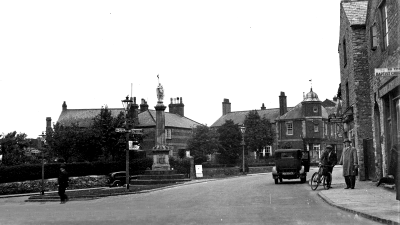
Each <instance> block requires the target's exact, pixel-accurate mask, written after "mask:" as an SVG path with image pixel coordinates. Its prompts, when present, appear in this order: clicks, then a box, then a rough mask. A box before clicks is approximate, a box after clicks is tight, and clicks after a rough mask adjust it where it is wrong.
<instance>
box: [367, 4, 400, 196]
mask: <svg viewBox="0 0 400 225" xmlns="http://www.w3.org/2000/svg"><path fill="white" fill-rule="evenodd" d="M368 2H369V4H368V10H367V17H366V41H365V43H366V46H367V53H368V54H367V55H368V63H369V67H368V72H367V74H368V81H369V83H370V86H371V90H370V101H371V102H372V103H373V104H372V106H371V113H372V124H371V126H372V133H373V144H372V146H373V148H374V149H375V156H376V158H375V165H376V168H375V170H376V175H375V177H376V179H379V178H381V177H384V176H388V175H395V173H396V171H393V169H392V168H391V166H390V165H398V164H399V159H398V158H397V159H396V157H395V156H394V155H393V154H392V153H393V151H392V149H393V148H396V147H397V149H399V146H398V145H399V141H400V140H399V137H400V128H399V127H400V123H399V122H400V120H399V118H400V102H399V99H400V90H399V86H400V78H399V73H397V74H395V76H380V75H375V69H376V68H398V70H400V25H399V23H400V15H399V13H400V0H370V1H368ZM397 157H399V156H397ZM397 174H399V171H397ZM398 176H400V175H398ZM397 180H398V182H399V179H397ZM396 185H397V187H399V186H400V184H399V183H397V184H396ZM397 189H398V188H397ZM397 198H398V199H400V196H399V194H398V196H397Z"/></svg>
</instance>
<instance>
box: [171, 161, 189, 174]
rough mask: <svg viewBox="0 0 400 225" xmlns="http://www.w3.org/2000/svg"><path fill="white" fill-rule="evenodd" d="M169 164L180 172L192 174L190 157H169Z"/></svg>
mask: <svg viewBox="0 0 400 225" xmlns="http://www.w3.org/2000/svg"><path fill="white" fill-rule="evenodd" d="M169 165H170V166H171V168H174V170H176V171H177V172H178V173H180V174H190V159H188V158H183V159H177V158H174V157H171V158H169Z"/></svg>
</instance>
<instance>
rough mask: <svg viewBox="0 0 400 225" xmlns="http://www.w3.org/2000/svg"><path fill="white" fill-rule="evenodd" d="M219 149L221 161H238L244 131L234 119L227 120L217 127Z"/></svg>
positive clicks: (229, 162)
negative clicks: (242, 131) (241, 130)
mask: <svg viewBox="0 0 400 225" xmlns="http://www.w3.org/2000/svg"><path fill="white" fill-rule="evenodd" d="M217 132H218V140H219V149H218V152H219V153H220V155H219V159H220V160H221V163H228V164H231V163H236V161H237V160H238V159H239V156H240V152H241V141H242V133H241V132H240V128H239V126H238V125H237V124H234V122H233V121H232V120H226V121H225V123H224V124H223V125H222V126H220V127H219V128H218V129H217Z"/></svg>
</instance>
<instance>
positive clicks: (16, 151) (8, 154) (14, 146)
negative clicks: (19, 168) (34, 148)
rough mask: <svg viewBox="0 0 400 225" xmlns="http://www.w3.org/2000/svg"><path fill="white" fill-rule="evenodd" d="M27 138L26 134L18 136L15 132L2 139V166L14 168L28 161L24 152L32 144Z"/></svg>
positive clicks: (0, 140)
mask: <svg viewBox="0 0 400 225" xmlns="http://www.w3.org/2000/svg"><path fill="white" fill-rule="evenodd" d="M26 137H27V135H26V134H25V133H18V134H17V132H16V131H13V132H10V133H8V134H6V135H5V136H4V137H3V138H2V139H0V144H1V153H2V155H3V159H2V164H4V165H6V166H12V165H18V164H21V163H25V162H26V161H27V156H26V155H25V154H24V153H25V152H24V150H25V148H27V147H28V146H30V142H29V140H28V139H27V138H26Z"/></svg>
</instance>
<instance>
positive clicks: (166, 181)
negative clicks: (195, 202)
mask: <svg viewBox="0 0 400 225" xmlns="http://www.w3.org/2000/svg"><path fill="white" fill-rule="evenodd" d="M188 181H190V179H157V180H132V181H131V182H130V184H131V185H151V184H171V183H181V182H188Z"/></svg>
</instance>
